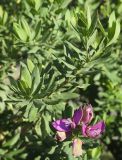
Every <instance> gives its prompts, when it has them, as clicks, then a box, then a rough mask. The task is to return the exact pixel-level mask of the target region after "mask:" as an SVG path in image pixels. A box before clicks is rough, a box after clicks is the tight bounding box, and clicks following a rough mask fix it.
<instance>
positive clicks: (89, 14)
mask: <svg viewBox="0 0 122 160" xmlns="http://www.w3.org/2000/svg"><path fill="white" fill-rule="evenodd" d="M87 23H88V28H90V26H91V13H90V9H89V6H88V7H87Z"/></svg>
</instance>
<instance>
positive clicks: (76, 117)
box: [72, 107, 82, 125]
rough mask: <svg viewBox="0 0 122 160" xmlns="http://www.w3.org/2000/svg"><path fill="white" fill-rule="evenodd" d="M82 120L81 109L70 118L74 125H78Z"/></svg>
mask: <svg viewBox="0 0 122 160" xmlns="http://www.w3.org/2000/svg"><path fill="white" fill-rule="evenodd" d="M81 118H82V108H81V107H80V108H79V109H76V110H75V112H74V115H73V118H72V121H73V122H75V124H76V125H78V124H79V123H80V120H81Z"/></svg>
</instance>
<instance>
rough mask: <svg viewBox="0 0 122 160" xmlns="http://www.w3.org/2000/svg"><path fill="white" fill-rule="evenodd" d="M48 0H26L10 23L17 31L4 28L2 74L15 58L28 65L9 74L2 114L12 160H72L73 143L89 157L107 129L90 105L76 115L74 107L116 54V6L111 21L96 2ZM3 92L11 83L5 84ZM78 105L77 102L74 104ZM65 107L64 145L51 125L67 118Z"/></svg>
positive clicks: (5, 153)
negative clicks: (88, 4)
mask: <svg viewBox="0 0 122 160" xmlns="http://www.w3.org/2000/svg"><path fill="white" fill-rule="evenodd" d="M40 2H41V1H40V0H27V1H24V0H21V1H18V5H19V3H20V4H21V5H20V7H19V6H18V9H19V11H20V15H19V16H18V15H16V16H15V15H14V14H15V13H14V14H13V16H12V17H14V18H10V22H9V19H7V21H6V23H7V24H8V23H10V24H9V26H12V25H11V24H13V32H12V33H10V34H9V35H10V36H8V34H6V36H4V34H3V33H4V32H3V31H1V35H2V36H1V37H4V40H3V39H2V52H1V53H2V55H3V57H4V59H2V60H0V63H2V65H1V66H0V67H2V69H1V71H0V76H1V77H3V75H4V74H5V72H8V68H9V69H10V66H9V63H10V62H12V64H16V63H17V64H18V66H19V67H20V77H19V79H17V80H15V78H13V77H12V74H10V73H9V78H10V91H9V95H8V94H7V95H8V96H7V95H5V96H3V94H2V96H1V95H0V96H1V97H2V103H3V104H4V107H3V108H4V109H3V110H5V113H4V114H3V115H2V118H1V124H2V127H1V128H2V129H1V132H0V136H1V148H2V149H1V150H0V156H1V157H2V159H4V160H8V159H11V160H14V159H15V160H16V159H29V160H30V159H34V160H40V159H42V160H43V159H52V160H55V159H60V160H63V159H70V160H71V159H72V153H71V152H70V151H71V147H70V146H71V145H72V146H73V155H74V156H75V157H77V156H78V155H81V154H82V156H81V157H82V158H84V159H85V160H86V159H87V157H86V155H87V154H85V152H87V149H89V148H94V147H97V143H96V141H95V140H96V138H98V137H99V135H100V134H101V133H102V132H103V131H104V128H105V124H104V122H103V121H100V122H98V123H97V124H95V123H96V122H94V123H93V124H92V125H89V123H91V120H92V118H93V109H92V107H91V106H90V105H87V106H85V107H84V108H79V109H77V110H76V111H75V112H74V115H73V114H70V116H69V113H70V112H72V113H73V110H74V108H76V107H75V106H77V103H80V100H79V99H80V98H79V99H78V97H81V98H82V97H83V96H84V95H83V94H81V95H80V92H79V91H80V90H81V89H84V90H85V89H87V86H90V85H91V84H92V83H93V77H94V76H95V75H96V76H97V75H98V74H101V68H102V69H104V68H105V67H101V66H104V64H105V62H106V60H108V59H109V57H110V56H111V55H110V53H111V51H112V48H113V44H114V43H115V42H116V40H117V38H118V35H119V33H120V24H119V21H118V20H117V19H116V17H115V13H114V12H112V14H111V15H110V17H109V18H108V19H109V20H108V21H109V22H108V25H106V24H107V23H106V24H104V23H102V21H101V19H102V18H101V17H99V16H98V14H97V13H96V12H95V14H91V12H90V10H89V8H88V7H87V9H86V8H84V9H83V8H81V7H80V6H78V5H76V6H75V7H74V6H72V5H71V4H72V3H70V2H71V1H70V0H68V1H64V0H62V1H60V2H59V0H56V1H53V0H50V1H47V0H45V1H42V3H40ZM66 2H67V3H66ZM77 3H78V2H77ZM77 3H76V4H77ZM57 6H59V8H58V7H57ZM72 18H73V19H72ZM71 19H72V20H71ZM13 21H14V23H13ZM2 25H4V24H2ZM105 26H106V27H105ZM6 27H7V26H6ZM3 28H5V27H3ZM7 30H8V28H7ZM10 31H11V29H10V28H9V32H10ZM7 33H8V31H7ZM13 35H14V38H13ZM6 38H7V39H6ZM10 42H11V43H10ZM10 44H12V45H10ZM10 48H11V50H10ZM10 53H12V55H11V54H10ZM15 53H16V56H17V57H19V58H20V59H18V61H17V62H13V59H12V58H13V57H14V56H15ZM8 54H9V55H8ZM11 56H12V57H11ZM6 57H8V58H6ZM14 58H15V57H14ZM23 58H24V59H23ZM26 58H27V60H26ZM9 60H10V62H9ZM19 61H21V62H19ZM24 62H25V63H24ZM4 64H8V65H4ZM19 64H20V65H19ZM15 66H16V65H15ZM15 66H14V67H15ZM14 67H13V68H14ZM11 68H12V67H11ZM13 68H12V69H13ZM12 69H10V71H11V70H12ZM103 72H104V71H103ZM5 75H6V74H5ZM96 79H97V78H96ZM0 81H2V82H3V78H1V79H0ZM98 81H99V80H98ZM98 81H97V83H98ZM103 82H104V80H103ZM100 87H101V86H100ZM0 90H2V91H3V90H6V91H7V90H8V89H6V88H5V89H4V88H3V86H2V87H1V86H0ZM101 92H102V91H101ZM4 93H5V92H4ZM90 94H93V93H92V92H90ZM108 95H109V94H108ZM109 97H110V95H109ZM3 99H4V100H5V101H4V102H3ZM86 99H87V98H86V97H85V101H87V100H86ZM107 102H108V101H107ZM71 103H74V105H72V106H69V105H70V104H71ZM105 107H106V105H105ZM101 108H102V107H101ZM68 109H69V110H68ZM104 111H105V110H104ZM2 112H3V111H2ZM62 112H63V113H64V114H65V115H68V116H65V118H64V119H63V120H57V121H55V122H53V127H54V128H55V129H56V130H57V134H56V139H57V140H59V141H62V142H61V143H60V142H56V141H54V139H53V138H52V137H53V134H54V133H53V131H52V130H51V127H50V126H51V122H52V119H54V118H55V119H59V117H61V116H62V115H61V114H62ZM5 117H7V119H5ZM67 117H68V119H67ZM69 117H72V118H69ZM101 117H102V116H101ZM4 119H5V121H4ZM96 119H97V118H96ZM95 121H96V120H95ZM81 130H82V131H81ZM20 139H21V141H20ZM94 139H95V140H94ZM81 146H82V147H83V153H82V148H81ZM77 147H78V148H77ZM13 148H14V150H13ZM95 149H96V148H95ZM98 150H99V147H98ZM95 154H96V153H95ZM97 155H98V154H97ZM93 157H94V156H93ZM88 158H89V157H88Z"/></svg>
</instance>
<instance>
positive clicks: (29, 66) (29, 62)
mask: <svg viewBox="0 0 122 160" xmlns="http://www.w3.org/2000/svg"><path fill="white" fill-rule="evenodd" d="M27 66H28V69H29V71H30V73H32V71H33V69H34V64H33V62H32V61H31V60H30V59H29V58H28V59H27Z"/></svg>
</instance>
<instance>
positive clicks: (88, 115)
mask: <svg viewBox="0 0 122 160" xmlns="http://www.w3.org/2000/svg"><path fill="white" fill-rule="evenodd" d="M92 119H93V108H92V106H91V104H89V105H87V106H84V107H83V117H82V122H83V123H85V124H88V123H90V122H91V120H92Z"/></svg>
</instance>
